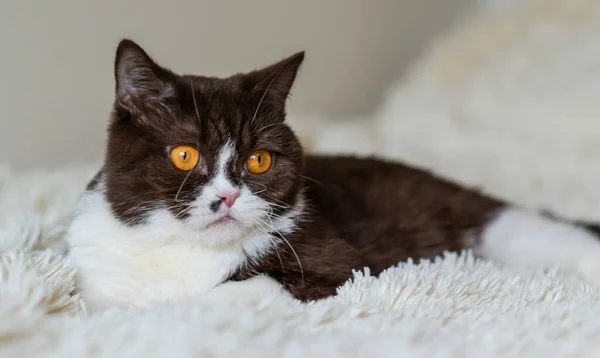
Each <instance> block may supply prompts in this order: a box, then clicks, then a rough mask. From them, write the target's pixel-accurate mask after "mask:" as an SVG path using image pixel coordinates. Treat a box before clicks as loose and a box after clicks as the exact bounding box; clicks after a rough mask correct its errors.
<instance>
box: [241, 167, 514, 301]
mask: <svg viewBox="0 0 600 358" xmlns="http://www.w3.org/2000/svg"><path fill="white" fill-rule="evenodd" d="M305 176H306V177H307V179H308V180H307V181H306V199H307V201H308V203H309V210H308V211H307V214H306V216H305V217H304V220H302V221H301V223H300V226H299V229H298V230H297V231H296V233H295V234H294V235H292V236H290V237H288V238H287V239H288V241H290V243H291V245H292V246H293V248H294V250H295V252H296V254H297V255H298V258H299V261H300V262H301V264H302V270H301V269H300V266H299V264H298V262H297V261H296V257H295V256H294V254H293V252H291V250H290V248H289V247H288V246H287V245H286V244H285V243H282V244H281V245H280V246H279V248H278V250H279V256H281V258H282V261H283V265H282V264H281V262H280V261H279V256H278V255H277V253H272V254H270V255H269V256H267V257H265V258H264V259H263V260H261V261H260V262H259V263H257V264H256V265H255V266H254V267H250V268H249V269H248V270H242V271H240V272H239V273H238V274H237V275H236V276H235V278H236V279H241V278H247V277H248V276H249V273H250V272H254V271H258V272H267V273H268V274H269V275H270V276H272V277H274V278H275V279H276V280H278V281H279V282H281V283H282V284H284V285H285V287H287V288H288V289H289V290H290V291H291V292H292V293H293V294H294V295H295V296H296V297H297V298H300V299H307V300H308V299H318V298H323V297H326V296H329V295H331V294H334V293H335V289H336V287H338V286H339V285H341V284H342V283H344V282H345V281H346V280H348V278H350V277H351V274H352V270H353V269H362V268H364V267H369V268H370V270H371V272H372V273H374V274H379V273H380V272H381V271H383V270H385V269H386V268H388V267H390V266H392V265H395V264H397V263H398V262H400V261H404V260H406V259H408V258H414V259H416V260H419V259H423V258H433V257H435V256H438V255H440V254H442V253H443V252H444V251H446V250H447V251H458V250H462V249H464V248H466V247H468V245H469V244H471V239H475V238H476V237H477V232H478V230H479V229H480V228H482V227H483V225H484V224H485V222H486V221H487V220H488V218H489V216H490V215H491V214H492V213H493V212H494V211H495V210H496V209H498V208H499V207H500V206H501V205H502V203H500V202H498V201H496V200H493V199H490V198H487V197H485V196H483V195H480V194H478V193H477V192H476V191H471V190H467V189H464V188H462V187H460V186H457V185H454V184H452V183H449V182H446V181H444V180H441V179H438V178H436V177H434V176H432V175H430V174H429V173H427V172H425V171H421V170H417V169H414V168H410V167H406V166H403V165H401V164H396V163H391V162H385V161H381V160H377V159H356V158H351V157H318V156H311V157H308V158H307V166H306V171H305ZM302 271H303V273H302ZM302 276H304V280H303V277H302Z"/></svg>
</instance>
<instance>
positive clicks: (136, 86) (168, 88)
mask: <svg viewBox="0 0 600 358" xmlns="http://www.w3.org/2000/svg"><path fill="white" fill-rule="evenodd" d="M170 75H171V74H170V73H169V71H167V70H165V69H163V68H161V67H160V66H159V65H158V64H156V63H155V62H154V61H153V60H152V58H150V56H149V55H148V54H147V53H146V52H145V51H144V50H143V49H142V48H141V47H140V46H139V45H138V44H136V43H135V42H133V41H131V40H128V39H125V40H122V41H121V42H120V43H119V46H118V47H117V53H116V56H115V82H116V88H115V92H116V93H115V95H116V101H117V103H118V104H119V105H121V106H123V107H125V108H126V109H130V110H132V109H133V108H137V109H139V110H142V108H140V107H141V106H142V105H143V104H144V103H147V102H153V101H162V100H164V99H165V98H166V97H168V96H170V95H172V94H173V85H172V82H171V78H170Z"/></svg>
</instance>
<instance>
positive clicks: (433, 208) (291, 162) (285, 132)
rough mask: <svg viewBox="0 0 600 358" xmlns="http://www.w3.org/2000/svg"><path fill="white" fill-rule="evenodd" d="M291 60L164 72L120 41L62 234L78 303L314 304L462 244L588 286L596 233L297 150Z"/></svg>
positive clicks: (595, 275) (416, 175) (396, 172)
mask: <svg viewBox="0 0 600 358" xmlns="http://www.w3.org/2000/svg"><path fill="white" fill-rule="evenodd" d="M303 60H304V52H299V53H297V54H295V55H293V56H291V57H288V58H286V59H284V60H282V61H280V62H278V63H275V64H273V65H270V66H268V67H265V68H263V69H259V70H254V71H251V72H248V73H244V74H235V75H232V76H230V77H227V78H215V77H203V76H191V75H178V74H176V73H174V72H172V71H171V70H169V69H167V68H164V67H162V66H160V65H159V64H157V63H156V62H155V61H154V60H153V59H152V58H151V57H150V56H149V55H148V54H147V53H146V52H145V51H144V50H143V49H142V48H141V47H140V46H139V45H137V44H136V43H134V42H133V41H131V40H127V39H126V40H122V41H121V42H120V44H119V45H118V48H117V51H116V59H115V82H116V86H115V101H114V108H113V112H112V118H111V121H110V124H109V128H108V144H107V147H106V148H107V149H106V156H105V161H104V165H103V167H102V168H101V170H100V171H99V172H98V174H97V175H96V176H95V178H94V179H93V180H92V181H91V182H90V183H89V185H88V187H87V190H86V191H85V193H84V194H83V195H82V197H81V199H80V201H79V203H78V205H77V209H76V211H75V214H74V219H73V222H72V224H71V226H70V228H69V230H68V234H67V242H68V244H69V253H68V255H69V258H70V260H71V261H72V263H73V264H74V265H75V267H77V269H78V273H77V278H76V279H77V286H78V290H79V292H80V293H81V295H82V297H83V299H84V301H85V302H86V304H87V305H88V307H89V308H90V309H92V310H95V309H104V308H109V307H115V306H117V307H150V306H152V305H155V304H159V303H164V302H167V303H172V302H177V301H178V300H180V299H183V298H189V297H197V296H200V295H209V294H215V295H216V296H215V297H225V296H227V295H229V296H230V297H231V296H233V297H235V296H245V297H264V296H265V295H276V294H284V295H288V296H291V297H294V298H296V299H299V300H302V301H310V300H317V299H322V298H325V297H329V296H331V295H335V293H336V288H337V287H339V286H340V285H342V284H343V283H344V282H346V281H347V280H348V279H349V278H351V277H352V271H353V270H360V269H363V268H365V267H369V268H370V270H371V272H373V273H375V274H378V273H380V272H382V271H383V270H385V269H386V268H388V267H390V266H393V265H396V264H397V263H399V262H401V261H404V260H407V259H409V258H412V259H415V260H417V261H418V260H422V259H431V258H434V257H436V256H439V255H440V254H442V253H444V252H445V251H461V250H464V249H472V250H473V251H474V252H475V253H476V255H478V256H480V257H483V258H488V259H492V260H496V261H498V262H500V263H502V264H506V265H509V266H512V267H515V268H518V269H522V268H524V269H529V268H534V269H543V268H550V267H554V266H556V267H559V268H561V269H563V270H565V271H571V272H573V273H575V274H579V275H581V276H583V277H584V278H586V279H589V280H591V281H592V282H598V281H599V278H600V275H599V273H600V263H599V260H598V259H599V258H600V242H599V241H598V239H597V233H598V232H599V230H598V229H597V227H595V226H592V225H587V224H585V223H577V222H567V221H566V220H561V219H558V218H554V217H552V216H550V215H547V214H543V213H537V212H533V211H528V210H526V209H523V208H519V207H516V206H513V205H510V204H507V203H505V202H503V201H502V200H499V199H497V198H493V197H491V196H488V195H485V194H484V193H482V192H480V191H478V190H474V189H468V188H463V187H461V186H460V185H457V184H455V183H452V182H450V181H447V180H445V179H442V178H438V177H436V176H435V175H434V174H431V173H429V172H427V171H425V170H422V169H418V168H413V167H409V166H406V165H403V164H401V163H394V162H390V161H383V160H378V159H376V158H355V157H351V156H343V157H342V156H339V157H335V156H334V157H331V156H329V157H328V156H313V155H305V154H304V152H303V148H302V145H301V144H300V141H299V139H298V138H297V137H296V135H295V134H294V132H293V130H292V129H291V128H290V127H289V126H288V125H287V124H286V122H285V117H286V101H287V98H288V96H289V93H290V90H291V88H292V86H293V84H294V81H295V78H296V75H297V73H298V70H299V68H300V66H301V64H302V62H303ZM219 295H220V296H219Z"/></svg>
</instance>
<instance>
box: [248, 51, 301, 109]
mask: <svg viewBox="0 0 600 358" xmlns="http://www.w3.org/2000/svg"><path fill="white" fill-rule="evenodd" d="M303 61H304V51H302V52H298V53H296V54H294V55H292V56H290V57H288V58H286V59H284V60H282V61H279V62H277V63H276V64H273V65H271V66H268V67H266V68H264V69H262V70H259V71H255V72H254V74H255V75H256V76H257V84H256V86H255V90H257V91H259V92H260V91H262V93H263V94H264V96H265V98H270V99H272V100H274V101H276V102H279V103H281V104H285V101H286V99H287V97H288V96H289V94H290V90H291V89H292V86H293V85H294V81H295V79H296V75H297V74H298V70H299V69H300V65H302V62H303Z"/></svg>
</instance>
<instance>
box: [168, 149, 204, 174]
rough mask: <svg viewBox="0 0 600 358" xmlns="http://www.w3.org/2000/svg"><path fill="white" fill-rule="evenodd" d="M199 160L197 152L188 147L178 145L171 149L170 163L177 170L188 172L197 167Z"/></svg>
mask: <svg viewBox="0 0 600 358" xmlns="http://www.w3.org/2000/svg"><path fill="white" fill-rule="evenodd" d="M199 160H200V154H199V153H198V150H197V149H196V148H194V147H191V146H189V145H178V146H176V147H175V148H173V149H171V161H172V162H173V164H175V166H176V167H177V169H180V170H185V171H186V172H187V171H190V170H192V169H194V168H195V167H196V165H198V161H199Z"/></svg>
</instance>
